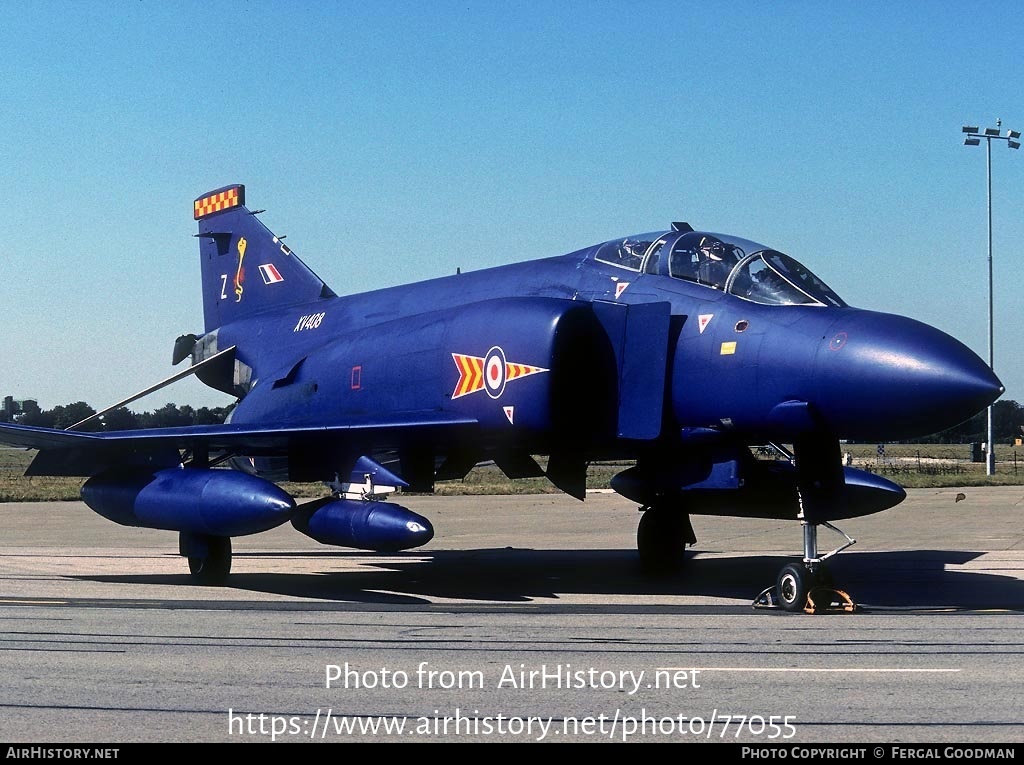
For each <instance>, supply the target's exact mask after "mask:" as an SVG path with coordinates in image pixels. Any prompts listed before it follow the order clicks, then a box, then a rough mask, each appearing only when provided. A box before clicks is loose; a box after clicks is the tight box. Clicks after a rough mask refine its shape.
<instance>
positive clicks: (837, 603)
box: [804, 587, 858, 614]
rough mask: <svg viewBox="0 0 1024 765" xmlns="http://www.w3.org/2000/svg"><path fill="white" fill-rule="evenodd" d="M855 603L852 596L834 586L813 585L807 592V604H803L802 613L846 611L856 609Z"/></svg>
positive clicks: (852, 611) (850, 612) (853, 611)
mask: <svg viewBox="0 0 1024 765" xmlns="http://www.w3.org/2000/svg"><path fill="white" fill-rule="evenodd" d="M857 610H858V609H857V604H856V603H854V602H853V598H851V597H850V596H849V594H847V593H846V592H844V591H843V590H840V589H837V588H835V587H813V588H811V591H810V592H808V593H807V605H806V606H804V613H808V614H819V613H847V614H852V613H855V612H856V611H857Z"/></svg>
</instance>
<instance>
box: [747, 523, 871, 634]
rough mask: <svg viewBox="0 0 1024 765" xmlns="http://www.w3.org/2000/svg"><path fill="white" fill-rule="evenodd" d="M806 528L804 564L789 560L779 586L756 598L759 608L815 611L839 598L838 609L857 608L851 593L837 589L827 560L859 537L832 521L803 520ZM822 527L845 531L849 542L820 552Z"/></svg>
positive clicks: (843, 533) (777, 584)
mask: <svg viewBox="0 0 1024 765" xmlns="http://www.w3.org/2000/svg"><path fill="white" fill-rule="evenodd" d="M800 523H801V524H802V526H803V530H804V560H803V563H787V564H786V565H785V566H783V567H782V570H781V571H780V572H779V576H778V578H777V579H776V582H775V585H774V586H773V587H769V588H767V589H766V590H764V591H763V592H762V593H761V594H760V595H758V596H757V598H756V599H755V600H754V603H753V605H754V607H755V608H773V607H777V608H781V609H783V610H784V611H794V612H795V611H805V612H807V613H810V614H813V613H818V612H819V611H822V610H828V609H831V608H832V603H833V602H834V601H835V600H838V609H839V610H842V611H847V612H853V611H856V610H857V606H856V604H855V603H854V602H853V600H852V599H851V598H850V596H849V595H848V594H846V593H845V592H843V591H842V590H839V589H836V587H835V586H834V585H833V583H832V576H831V574H829V571H828V568H826V567H825V565H824V562H825V561H826V560H828V559H829V558H831V557H832V556H833V555H838V554H839V553H841V552H842V551H843V550H845V549H846V548H848V547H850V546H851V545H854V544H856V543H857V540H856V539H853V538H852V537H851V536H849V535H848V534H846V533H845V532H843V531H841V530H840V529H838V528H836V527H835V526H833V525H832V524H831V523H828V522H825V521H822V522H821V523H810V522H809V521H807V520H806V519H801V521H800ZM818 526H826V527H828V528H830V529H832V530H833V531H834V532H836V533H837V534H841V535H842V536H843V537H844V538H845V539H846V543H845V544H843V545H840V546H839V547H837V548H836V549H834V550H832V551H831V552H828V553H825V554H824V555H820V556H819V555H818Z"/></svg>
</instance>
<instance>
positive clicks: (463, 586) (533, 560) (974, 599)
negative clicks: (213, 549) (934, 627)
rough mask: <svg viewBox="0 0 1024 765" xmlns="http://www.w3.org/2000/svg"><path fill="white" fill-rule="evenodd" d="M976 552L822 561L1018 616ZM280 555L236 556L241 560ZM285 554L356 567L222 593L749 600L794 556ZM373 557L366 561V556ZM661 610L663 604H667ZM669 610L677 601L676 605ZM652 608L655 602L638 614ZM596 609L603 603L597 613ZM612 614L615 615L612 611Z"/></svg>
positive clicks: (879, 594)
mask: <svg viewBox="0 0 1024 765" xmlns="http://www.w3.org/2000/svg"><path fill="white" fill-rule="evenodd" d="M981 554H982V553H977V552H969V551H958V550H917V551H899V552H869V553H847V554H844V555H841V556H838V557H837V558H836V559H834V560H832V561H830V562H829V563H830V570H831V572H832V574H833V578H834V580H835V583H836V586H838V587H841V588H842V589H844V590H846V591H847V592H849V593H850V595H851V596H852V597H853V599H854V601H855V602H857V603H858V604H859V605H861V606H862V607H864V608H865V609H866V610H870V609H871V608H878V609H899V608H915V609H921V608H926V609H944V608H948V609H961V610H962V609H967V610H977V609H1009V610H1024V581H1022V580H1019V579H1016V578H1015V577H1012V576H1003V575H999V574H992V573H984V572H973V571H958V570H955V569H949V567H950V566H958V565H963V564H965V563H967V562H969V561H971V560H974V559H976V558H977V557H979V556H980V555H981ZM264 556H266V557H277V558H280V557H282V554H280V553H274V554H267V553H245V552H241V553H237V554H236V559H242V558H247V557H254V558H258V557H264ZM284 557H288V558H292V557H303V558H324V560H325V563H326V562H328V561H329V560H331V559H338V558H345V557H358V558H359V559H360V560H361V561H363V562H364V565H362V566H361V567H360V568H359V569H358V570H356V571H344V572H337V571H330V570H324V571H322V572H316V573H296V574H282V573H265V574H264V573H237V574H232V576H231V579H230V582H229V584H228V586H227V588H228V589H230V590H234V591H250V592H261V593H267V594H276V595H285V596H293V597H303V598H319V599H324V600H336V601H346V602H356V603H378V604H393V605H400V604H407V605H414V604H429V603H431V601H432V600H433V599H437V598H444V599H451V600H456V601H458V600H466V601H477V602H483V603H490V604H502V603H523V602H537V601H541V602H543V601H545V600H550V601H552V602H557V601H558V599H559V598H560V596H565V595H591V596H600V595H620V596H621V595H627V596H628V595H645V596H657V595H666V596H671V595H681V596H703V597H718V598H736V599H740V600H741V601H749V602H752V601H753V599H754V598H755V597H756V596H757V595H758V593H760V592H761V591H762V590H763V589H764V588H765V587H767V586H769V585H771V584H774V582H775V578H776V576H777V574H778V571H779V569H781V568H782V566H783V565H785V564H786V563H788V562H792V561H793V560H794V559H793V558H791V557H786V556H777V555H737V556H729V557H714V558H711V557H702V556H701V555H700V553H696V554H694V555H693V556H692V557H690V558H688V560H687V562H686V564H685V565H684V566H683V568H682V570H681V571H680V572H679V573H676V574H672V575H668V576H664V577H650V576H647V575H645V574H644V573H643V572H642V571H641V570H640V568H639V563H638V560H637V555H636V552H635V551H633V550H530V549H511V548H498V549H479V550H461V551H437V552H430V553H418V554H416V555H415V556H410V557H409V561H408V562H404V561H403V560H402V557H401V556H395V555H389V556H387V558H386V559H385V558H382V560H381V562H380V563H379V564H377V563H372V562H371V563H369V564H367V563H366V554H365V553H344V552H342V553H330V552H328V553H297V554H287V555H286V556H284ZM371 560H372V559H371ZM76 578H81V579H85V580H88V581H102V582H111V583H135V584H149V585H154V584H156V585H170V586H182V585H188V584H191V580H190V579H189V577H188V575H187V574H182V575H180V576H179V575H152V576H150V575H132V576H96V577H76ZM666 605H667V604H666ZM674 605H678V604H677V603H676V604H674ZM648 606H649V607H650V608H651V609H652V610H656V609H657V608H658V607H659V606H658V604H656V603H654V604H651V603H648V604H645V605H644V606H641V608H646V607H648ZM601 608H602V610H603V608H604V607H603V606H602V607H601ZM611 610H615V607H614V606H611Z"/></svg>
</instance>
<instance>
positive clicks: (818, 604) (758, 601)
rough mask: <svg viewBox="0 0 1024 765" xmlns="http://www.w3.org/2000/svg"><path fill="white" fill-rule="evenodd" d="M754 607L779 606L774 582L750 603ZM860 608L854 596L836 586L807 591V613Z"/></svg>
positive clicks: (847, 610)
mask: <svg viewBox="0 0 1024 765" xmlns="http://www.w3.org/2000/svg"><path fill="white" fill-rule="evenodd" d="M750 605H751V607H752V608H758V609H760V608H770V609H777V608H779V607H780V606H779V595H778V592H777V591H776V587H775V585H774V584H773V585H772V586H771V587H766V588H765V589H764V590H762V591H761V594H760V595H758V596H757V597H756V598H754V602H753V603H751V604H750ZM858 610H860V607H859V606H858V605H857V604H856V603H854V602H853V598H851V597H850V596H849V594H848V593H846V592H845V591H843V590H840V589H837V588H835V587H814V588H813V589H812V590H811V591H810V592H808V593H807V605H806V606H804V613H806V614H821V613H847V614H852V613H856V612H857V611H858Z"/></svg>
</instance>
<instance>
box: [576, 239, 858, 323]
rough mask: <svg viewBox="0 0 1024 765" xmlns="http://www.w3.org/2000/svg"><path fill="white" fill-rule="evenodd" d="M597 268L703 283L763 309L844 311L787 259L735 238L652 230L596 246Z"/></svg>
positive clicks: (821, 285)
mask: <svg viewBox="0 0 1024 765" xmlns="http://www.w3.org/2000/svg"><path fill="white" fill-rule="evenodd" d="M593 257H594V259H595V260H599V261H601V262H602V263H607V264H609V265H613V266H618V267H620V268H627V269H629V270H631V271H640V272H643V273H645V274H657V275H660V276H669V277H671V278H673V279H683V280H685V281H690V282H695V283H697V284H704V285H707V286H708V287H711V288H713V289H718V290H722V291H724V292H727V293H728V294H730V295H735V296H736V297H740V298H743V299H744V300H750V301H752V302H754V303H762V304H765V305H820V306H845V305H846V303H844V302H843V300H842V299H841V298H840V297H839V296H838V295H837V294H836V293H835V292H833V291H832V289H831V288H830V287H829V286H828V285H827V284H825V282H823V281H822V280H821V279H819V278H818V277H817V276H815V275H814V274H813V273H811V272H810V270H808V269H807V268H805V267H804V266H803V265H801V264H800V263H798V262H797V261H796V260H794V259H793V258H791V257H789V256H788V255H784V254H783V253H781V252H778V251H777V250H772V249H770V248H768V247H765V246H764V245H763V244H758V243H757V242H751V241H749V240H747V239H740V238H738V237H734V236H729V235H724V234H711V233H707V232H703V231H655V232H652V233H648V234H637V235H635V236H628V237H625V238H624V239H614V240H612V241H610V242H605V243H604V244H601V245H598V247H597V249H596V250H595V251H594V255H593Z"/></svg>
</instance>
